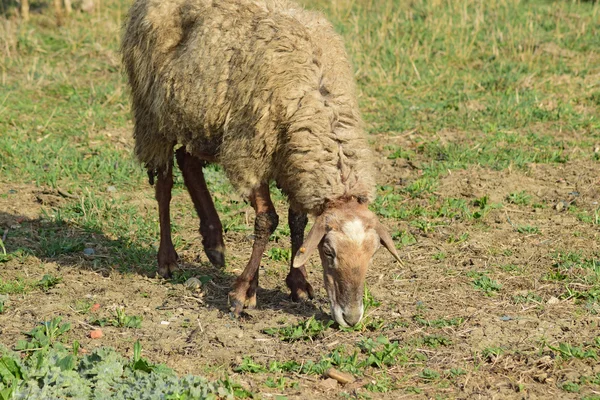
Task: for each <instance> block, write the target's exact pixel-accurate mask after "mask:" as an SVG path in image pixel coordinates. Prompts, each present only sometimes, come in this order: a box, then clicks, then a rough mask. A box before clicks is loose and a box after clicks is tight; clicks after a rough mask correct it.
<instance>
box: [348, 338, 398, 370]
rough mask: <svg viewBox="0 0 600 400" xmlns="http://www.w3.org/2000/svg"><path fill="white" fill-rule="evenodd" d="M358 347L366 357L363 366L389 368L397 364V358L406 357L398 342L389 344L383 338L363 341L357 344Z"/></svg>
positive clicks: (386, 339) (387, 340)
mask: <svg viewBox="0 0 600 400" xmlns="http://www.w3.org/2000/svg"><path fill="white" fill-rule="evenodd" d="M358 347H359V348H360V349H361V350H362V352H363V353H364V354H366V355H367V359H366V360H365V361H364V362H363V364H362V365H365V366H371V367H377V368H382V367H384V366H388V367H389V366H391V365H394V364H395V363H396V362H397V359H398V357H406V356H405V353H404V351H403V349H402V348H401V347H400V345H399V344H398V342H390V341H389V339H388V338H387V337H385V336H379V337H377V338H376V339H375V340H373V339H371V338H367V339H363V340H361V341H360V342H359V343H358Z"/></svg>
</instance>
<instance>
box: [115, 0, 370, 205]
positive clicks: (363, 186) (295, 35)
mask: <svg viewBox="0 0 600 400" xmlns="http://www.w3.org/2000/svg"><path fill="white" fill-rule="evenodd" d="M122 56H123V62H124V64H125V69H126V71H127V75H128V78H129V83H130V85H131V87H132V97H133V113H134V121H135V128H134V137H135V142H136V145H135V151H136V154H137V156H138V158H139V159H140V161H142V162H143V163H144V164H146V166H147V167H148V168H150V169H155V168H164V167H165V166H166V165H167V164H169V163H170V162H171V160H172V157H173V147H174V146H175V145H176V144H181V145H184V146H185V147H186V149H187V151H188V152H189V153H191V154H193V155H196V156H198V157H199V158H206V159H208V158H215V159H216V160H217V162H218V163H219V164H221V165H222V166H223V169H224V170H225V172H226V174H227V176H228V178H229V179H230V181H231V183H232V184H233V185H234V187H236V189H238V190H239V191H240V192H241V194H242V195H246V196H247V195H248V194H249V193H250V192H251V190H252V189H254V188H256V187H257V186H258V185H260V184H261V183H263V182H268V181H270V180H275V181H276V182H277V184H278V185H279V187H280V188H281V189H282V190H283V191H284V193H286V195H287V196H288V197H289V200H290V204H291V206H292V207H293V208H294V209H296V210H297V211H303V212H309V213H319V212H320V211H321V210H322V209H323V207H324V206H325V205H326V204H327V203H328V202H329V201H333V200H336V199H339V198H342V197H351V196H354V197H357V198H358V199H360V200H361V201H370V200H372V199H373V197H374V192H375V190H374V189H375V181H374V171H373V167H372V160H371V154H370V151H369V148H368V145H367V143H366V138H365V135H364V132H363V129H362V122H361V119H360V115H359V112H358V106H357V103H356V99H355V88H354V80H353V74H352V70H351V67H350V64H349V62H348V58H347V55H346V52H345V50H344V46H343V43H342V41H341V39H340V38H339V36H338V35H337V34H336V33H335V32H334V30H333V28H332V27H331V25H330V24H329V23H328V22H327V21H326V20H325V19H324V18H323V17H322V16H321V15H320V14H318V13H314V12H309V11H305V10H303V9H301V8H299V7H298V6H297V5H295V4H293V3H290V2H288V1H271V0H214V1H213V0H137V1H136V2H135V3H134V4H133V6H132V8H131V10H130V11H129V16H128V19H127V21H126V24H125V32H124V37H123V43H122Z"/></svg>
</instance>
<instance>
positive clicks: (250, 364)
mask: <svg viewBox="0 0 600 400" xmlns="http://www.w3.org/2000/svg"><path fill="white" fill-rule="evenodd" d="M233 370H234V371H235V372H245V373H249V374H256V373H258V372H266V371H267V369H266V368H265V367H263V366H262V365H260V364H257V363H256V362H254V360H252V358H251V357H244V359H243V360H242V363H241V364H240V365H238V366H237V367H234V368H233Z"/></svg>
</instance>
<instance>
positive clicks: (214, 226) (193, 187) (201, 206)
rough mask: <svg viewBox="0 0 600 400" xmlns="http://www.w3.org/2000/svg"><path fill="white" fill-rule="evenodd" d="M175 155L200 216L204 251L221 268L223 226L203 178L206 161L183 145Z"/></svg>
mask: <svg viewBox="0 0 600 400" xmlns="http://www.w3.org/2000/svg"><path fill="white" fill-rule="evenodd" d="M175 155H176V157H177V164H178V165H179V169H181V173H182V174H183V180H184V182H185V186H186V187H187V190H188V192H189V194H190V197H191V198H192V201H193V202H194V207H195V208H196V212H197V213H198V217H200V234H201V235H202V246H203V247H204V252H205V253H206V256H207V257H208V260H209V261H210V262H211V264H212V265H214V266H215V267H219V268H222V267H223V266H225V244H224V242H223V226H222V225H221V220H220V219H219V214H217V210H216V209H215V205H214V203H213V200H212V197H211V196H210V192H209V191H208V187H206V181H205V180H204V173H203V172H202V168H203V167H204V166H205V165H206V162H205V161H203V160H201V159H199V158H197V157H194V156H192V155H191V154H189V153H188V152H186V151H185V148H183V147H180V148H179V149H178V150H177V152H176V153H175Z"/></svg>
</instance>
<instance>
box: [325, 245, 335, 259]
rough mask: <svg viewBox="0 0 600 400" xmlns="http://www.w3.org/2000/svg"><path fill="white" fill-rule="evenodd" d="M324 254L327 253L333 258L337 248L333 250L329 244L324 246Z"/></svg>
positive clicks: (326, 254) (327, 255)
mask: <svg viewBox="0 0 600 400" xmlns="http://www.w3.org/2000/svg"><path fill="white" fill-rule="evenodd" d="M323 254H325V256H326V257H328V258H331V259H333V258H335V250H333V249H332V248H331V247H329V246H324V247H323Z"/></svg>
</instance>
